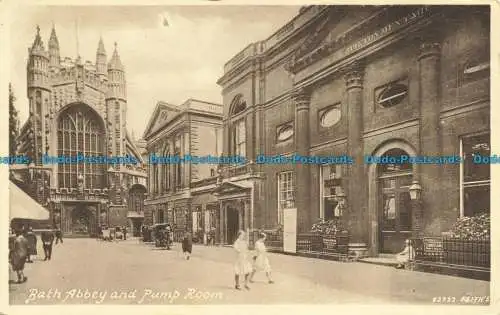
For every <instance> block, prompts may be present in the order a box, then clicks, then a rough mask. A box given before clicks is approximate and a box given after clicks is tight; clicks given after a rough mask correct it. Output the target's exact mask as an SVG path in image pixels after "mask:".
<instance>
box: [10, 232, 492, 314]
mask: <svg viewBox="0 0 500 315" xmlns="http://www.w3.org/2000/svg"><path fill="white" fill-rule="evenodd" d="M179 247H180V246H179V245H178V244H176V245H175V247H174V249H173V250H171V251H167V250H158V249H155V248H154V247H153V246H151V245H146V244H143V243H140V242H139V241H138V240H137V239H132V240H127V241H124V242H116V243H109V242H102V241H96V240H95V239H66V240H65V241H64V244H63V245H55V247H54V253H53V259H52V261H49V262H44V261H42V260H40V259H36V260H35V262H34V263H33V264H26V270H25V273H26V275H27V276H28V278H29V280H28V282H27V283H24V284H11V285H10V301H11V304H26V303H28V304H61V303H62V304H77V303H78V304H82V303H83V304H85V303H90V304H96V303H102V304H236V303H238V304H290V303H358V304H373V303H376V304H379V303H384V304H386V303H398V304H402V303H403V304H405V303H407V304H415V303H432V300H433V298H434V297H455V298H456V301H457V302H458V301H459V300H460V299H461V297H462V296H465V295H470V296H478V297H479V296H487V295H489V282H483V281H477V280H469V279H462V278H456V277H450V276H440V275H435V274H427V273H421V272H411V271H406V270H396V269H394V268H390V267H385V266H377V265H371V264H363V263H341V262H331V261H324V260H318V259H312V258H302V257H294V256H288V255H280V254H270V259H271V265H272V267H273V270H274V273H273V276H274V279H275V283H274V284H267V282H266V281H265V275H263V274H260V275H257V276H256V279H255V280H256V282H255V283H253V284H251V290H250V291H247V290H242V291H237V290H235V289H234V286H233V274H232V262H233V260H234V258H235V253H234V252H233V250H232V249H231V248H227V247H205V246H195V247H194V249H193V256H192V258H191V260H189V261H186V260H184V259H183V257H182V255H181V253H180V248H179ZM39 253H42V251H41V248H40V249H39ZM42 257H43V255H42ZM12 277H13V275H11V278H12ZM35 293H36V294H35Z"/></svg>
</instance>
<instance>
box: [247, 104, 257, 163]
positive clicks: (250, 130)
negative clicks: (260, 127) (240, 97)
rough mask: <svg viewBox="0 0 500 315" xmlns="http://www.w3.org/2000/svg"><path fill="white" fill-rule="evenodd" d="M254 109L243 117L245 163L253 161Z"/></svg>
mask: <svg viewBox="0 0 500 315" xmlns="http://www.w3.org/2000/svg"><path fill="white" fill-rule="evenodd" d="M254 116H255V107H253V108H252V109H251V110H250V112H249V113H248V114H247V115H246V117H245V127H246V133H245V134H246V138H247V139H246V141H247V148H246V152H247V154H246V158H247V161H250V160H252V161H255V127H254V126H255V120H254Z"/></svg>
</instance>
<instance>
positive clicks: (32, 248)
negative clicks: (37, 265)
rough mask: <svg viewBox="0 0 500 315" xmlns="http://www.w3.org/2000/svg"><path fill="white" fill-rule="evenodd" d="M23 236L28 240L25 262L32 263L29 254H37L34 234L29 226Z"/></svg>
mask: <svg viewBox="0 0 500 315" xmlns="http://www.w3.org/2000/svg"><path fill="white" fill-rule="evenodd" d="M24 237H25V238H26V240H27V241H28V256H27V257H26V262H28V263H32V262H33V260H31V256H33V255H34V256H36V255H38V251H37V238H36V234H35V233H34V232H33V228H32V227H31V226H29V227H28V230H27V231H25V233H24Z"/></svg>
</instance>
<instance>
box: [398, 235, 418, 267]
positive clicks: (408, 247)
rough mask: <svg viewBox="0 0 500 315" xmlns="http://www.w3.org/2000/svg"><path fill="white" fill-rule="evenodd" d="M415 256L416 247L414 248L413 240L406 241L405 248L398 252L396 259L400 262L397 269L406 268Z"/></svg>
mask: <svg viewBox="0 0 500 315" xmlns="http://www.w3.org/2000/svg"><path fill="white" fill-rule="evenodd" d="M414 258H415V249H414V248H413V246H412V244H411V241H410V240H406V241H405V248H404V249H403V251H402V252H400V253H398V254H396V260H397V261H398V264H397V266H396V268H397V269H402V268H404V267H405V266H406V265H407V264H408V262H410V261H412V260H413V259H414Z"/></svg>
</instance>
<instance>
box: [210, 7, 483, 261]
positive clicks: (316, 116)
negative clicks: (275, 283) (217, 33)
mask: <svg viewBox="0 0 500 315" xmlns="http://www.w3.org/2000/svg"><path fill="white" fill-rule="evenodd" d="M489 19H490V12H489V7H488V6H476V7H471V6H467V7H458V6H359V7H358V6H309V7H304V8H302V9H301V11H300V13H299V14H298V15H297V16H296V17H295V18H294V19H292V20H291V21H290V22H288V23H287V24H286V25H284V26H283V27H282V28H281V29H280V30H278V31H277V32H276V33H275V34H273V35H271V36H270V37H269V38H268V39H266V40H263V41H260V42H257V43H252V44H251V45H249V46H248V47H247V48H246V49H244V50H243V51H241V52H240V53H238V54H237V55H236V56H235V57H234V58H232V59H231V60H229V61H228V62H227V63H226V65H225V67H224V75H223V76H222V77H221V78H220V79H219V81H218V84H219V85H220V86H221V87H222V89H223V104H224V124H223V128H224V151H223V152H224V154H226V155H232V154H237V153H238V152H241V146H242V145H243V146H244V147H245V155H246V156H247V158H248V159H249V160H250V162H249V163H248V164H247V165H244V166H239V167H234V166H232V167H225V168H223V169H222V170H221V175H222V178H221V179H220V185H219V187H218V188H217V190H216V194H217V196H218V198H219V200H220V205H221V208H220V222H221V223H220V224H221V230H220V231H219V234H220V237H221V241H222V242H231V241H232V240H233V238H234V234H235V233H236V231H235V230H237V229H238V228H240V229H241V228H243V229H249V230H252V229H259V228H274V227H276V226H278V225H282V224H283V214H282V211H284V209H287V208H296V209H297V230H298V232H306V231H308V230H309V229H310V228H311V224H312V223H314V222H315V221H317V220H318V218H324V219H329V218H334V217H336V216H339V217H340V218H341V219H342V220H343V222H344V223H345V224H346V225H347V226H348V229H349V233H350V239H351V242H352V243H353V247H354V246H355V247H357V248H361V249H363V248H364V250H365V251H366V250H367V251H368V253H369V254H371V255H377V254H378V253H381V252H387V253H390V252H397V251H400V250H401V249H402V247H403V244H404V239H405V238H408V237H410V236H412V235H414V234H415V233H416V232H419V233H420V232H421V233H423V234H424V235H428V236H435V235H440V234H441V233H442V232H445V231H447V230H448V229H449V228H450V227H451V225H452V224H453V223H454V222H455V220H456V219H457V217H459V216H462V215H471V211H473V210H471V209H469V208H470V207H471V206H470V204H471V203H472V202H468V201H467V200H476V201H477V203H478V204H480V205H481V206H482V207H483V208H484V209H482V210H487V211H489V201H488V202H486V201H485V196H486V195H488V196H489V167H488V169H487V170H486V169H483V170H477V169H475V168H474V167H473V166H471V165H470V163H455V164H453V163H452V164H445V165H436V164H409V165H408V164H405V165H385V166H384V165H376V164H367V163H364V157H365V156H388V157H394V156H399V155H401V154H404V155H409V156H462V157H464V156H467V157H468V158H469V159H470V157H471V156H472V154H474V152H476V153H477V152H478V151H477V150H480V149H478V148H482V149H481V150H483V151H481V152H486V153H487V152H489V130H490V122H489V119H490V97H489V84H490V81H489V42H490V33H489ZM242 122H243V124H244V127H245V139H243V140H242V139H239V138H238V137H239V135H240V134H241V131H238V130H239V129H238V128H240V127H241V125H240V124H241V123H242ZM290 134H292V136H290ZM475 135H479V136H478V137H479V138H477V137H476V138H471V137H473V136H475ZM469 139H474V140H469ZM470 141H472V142H474V144H472V145H471V146H470V148H472V149H470V148H469V147H467V148H466V145H465V144H466V143H469V142H470ZM468 148H469V149H470V150H469V149H468ZM471 150H472V151H471ZM474 150H475V151H474ZM259 154H265V155H268V156H270V155H283V156H290V155H293V154H299V155H302V156H343V155H348V156H350V157H352V158H353V159H354V163H352V164H343V165H340V166H336V167H334V170H333V168H332V169H330V170H329V169H328V167H322V166H320V165H318V164H309V165H305V164H297V165H295V164H293V163H283V164H259V163H253V162H256V158H257V157H258V155H259ZM396 164H397V163H396ZM284 172H292V173H289V174H292V179H290V178H289V176H288V175H287V174H288V173H284ZM477 172H479V173H481V172H483V173H481V174H483V175H484V176H482V175H481V176H479V175H477V176H476V175H474V174H476V173H477ZM327 173H328V174H330V175H329V176H331V177H329V178H325V176H326V175H325V174H327ZM479 173H477V174H479ZM486 173H487V174H486ZM332 174H335V175H332ZM475 177H478V178H479V177H481V178H479V179H478V181H477V182H478V183H479V182H480V186H481V187H480V188H474V189H476V190H474V191H473V190H469V189H472V188H470V187H472V185H471V186H470V187H469V186H468V183H467V182H470V183H472V182H474V180H472V179H473V178H475ZM469 178H472V179H470V180H469ZM414 181H418V183H419V184H420V185H421V187H422V194H421V196H422V197H421V201H422V203H421V205H422V215H421V216H419V215H417V214H415V213H412V210H411V209H412V206H411V203H412V200H410V194H409V187H410V186H411V184H412V183H413V182H414ZM290 187H291V188H290ZM340 192H343V194H345V196H346V203H345V209H343V211H340V212H338V213H337V210H338V205H339V202H340V201H341V200H340V199H341V197H339V196H342V195H343V194H341V193H340ZM471 198H472V199H471ZM474 198H477V199H474ZM488 198H489V197H488ZM483 199H484V200H483ZM481 200H482V201H481ZM488 200H489V199H488ZM233 225H234V226H233ZM235 226H236V227H235ZM354 244H356V245H354Z"/></svg>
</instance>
